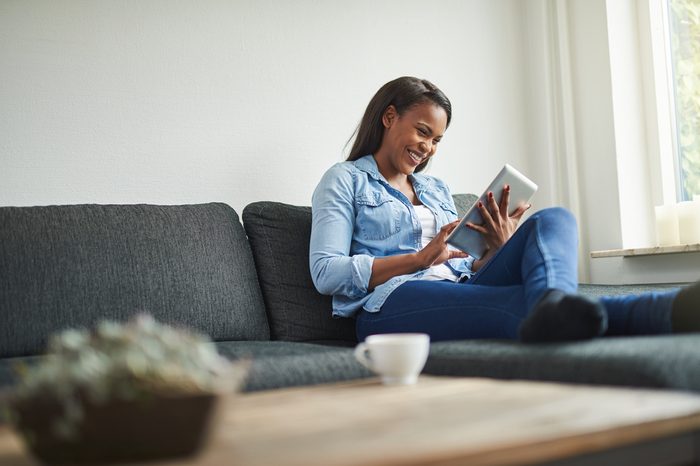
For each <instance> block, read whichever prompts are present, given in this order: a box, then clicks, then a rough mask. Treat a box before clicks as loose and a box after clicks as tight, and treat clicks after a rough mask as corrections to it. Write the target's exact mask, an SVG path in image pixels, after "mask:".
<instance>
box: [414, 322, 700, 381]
mask: <svg viewBox="0 0 700 466" xmlns="http://www.w3.org/2000/svg"><path fill="white" fill-rule="evenodd" d="M698 347H700V334H686V335H663V336H661V335H659V336H639V337H630V336H627V337H604V338H597V339H595V340H589V341H584V342H575V343H558V344H539V345H526V344H522V343H518V342H515V341H493V340H490V341H487V340H472V341H454V342H439V343H434V344H432V345H431V347H430V357H429V358H428V362H427V364H426V367H425V372H426V373H428V374H433V375H450V376H463V377H490V378H496V379H526V380H543V381H554V382H568V383H580V384H602V385H621V386H630V387H650V388H670V389H677V390H689V391H696V392H698V391H700V371H698V370H697V368H698V367H700V351H698Z"/></svg>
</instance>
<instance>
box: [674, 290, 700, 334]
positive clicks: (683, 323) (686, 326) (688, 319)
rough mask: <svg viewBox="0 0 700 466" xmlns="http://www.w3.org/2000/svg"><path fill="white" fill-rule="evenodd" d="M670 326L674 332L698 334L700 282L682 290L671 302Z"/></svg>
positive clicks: (699, 325)
mask: <svg viewBox="0 0 700 466" xmlns="http://www.w3.org/2000/svg"><path fill="white" fill-rule="evenodd" d="M671 325H672V328H673V331H674V332H677V333H684V332H700V281H697V282H695V283H693V284H692V285H690V286H687V287H685V288H683V289H682V290H681V291H679V292H678V295H677V296H676V299H674V300H673V308H672V311H671Z"/></svg>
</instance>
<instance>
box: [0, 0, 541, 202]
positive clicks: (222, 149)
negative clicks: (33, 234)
mask: <svg viewBox="0 0 700 466" xmlns="http://www.w3.org/2000/svg"><path fill="white" fill-rule="evenodd" d="M522 13H523V2H521V1H519V0H471V1H465V0H452V1H438V2H433V3H430V4H426V3H425V1H416V0H407V1H405V0H391V1H388V0H387V1H376V0H357V1H352V2H348V1H340V0H336V1H334V0H326V1H313V0H295V1H293V2H289V1H285V0H278V1H271V0H255V1H244V0H235V1H234V0H192V1H170V0H144V1H139V0H132V1H126V0H124V1H116V0H115V1H96V0H83V1H78V0H3V1H2V2H0V76H1V79H0V205H46V204H67V203H140V202H146V203H162V204H176V203H196V202H208V201H222V202H226V203H228V204H230V205H231V206H233V207H234V208H235V209H236V210H238V211H239V212H240V211H241V210H242V208H243V207H244V206H245V205H246V204H247V203H249V202H252V201H255V200H279V201H283V202H288V203H292V204H304V205H307V204H309V202H310V196H311V192H312V190H313V188H314V186H315V184H316V182H317V181H318V179H319V177H320V176H321V174H322V173H323V172H324V171H325V169H326V168H327V167H329V166H330V165H331V164H332V163H334V162H336V161H339V160H342V158H343V156H342V150H343V146H344V144H345V142H346V140H347V139H348V137H349V136H350V135H351V133H352V131H353V129H354V127H355V125H356V124H357V122H358V120H359V118H360V117H361V114H362V112H363V110H364V107H365V106H366V104H367V102H368V101H369V99H370V97H371V96H372V94H373V93H374V92H375V91H376V90H377V89H378V88H379V86H380V85H382V84H383V83H384V82H386V81H388V80H390V79H393V78H395V77H398V76H401V75H416V76H420V77H426V78H428V79H430V80H432V81H433V82H435V83H436V84H437V85H438V86H440V87H441V88H442V89H443V90H444V91H445V92H446V93H447V95H448V96H449V97H450V98H451V100H452V103H453V106H454V119H453V124H452V126H451V128H450V129H449V131H448V133H447V135H446V137H445V139H444V142H443V143H442V147H441V150H440V152H439V153H438V156H437V157H436V159H435V161H434V164H433V166H432V167H431V173H432V174H435V175H437V176H440V177H442V178H444V179H445V180H446V181H448V183H449V184H450V185H451V186H452V189H453V191H455V192H465V191H480V190H481V189H482V187H483V186H485V185H486V183H487V182H488V181H489V179H490V178H491V177H492V176H493V174H494V173H495V172H496V171H497V169H498V168H500V166H501V165H502V164H503V163H504V162H506V161H509V162H511V163H513V164H514V165H516V166H519V167H521V168H522V169H523V170H525V171H527V170H528V163H529V162H528V157H527V151H528V149H527V134H526V133H527V126H526V120H527V118H526V115H527V111H526V108H525V101H526V97H525V95H526V90H525V87H524V84H523V73H524V71H523V69H524V67H525V65H526V57H524V54H523V50H524V45H523V43H524V41H523V30H522V24H521V19H520V18H521V16H522Z"/></svg>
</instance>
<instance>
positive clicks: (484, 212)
mask: <svg viewBox="0 0 700 466" xmlns="http://www.w3.org/2000/svg"><path fill="white" fill-rule="evenodd" d="M478 202H479V204H477V208H478V209H479V213H480V214H481V218H482V219H483V220H484V223H483V224H482V225H484V226H486V227H490V228H491V229H492V230H496V228H497V227H496V220H494V218H493V215H491V212H490V211H489V209H488V208H487V207H486V206H485V205H484V203H483V202H481V201H478ZM486 202H489V203H490V202H493V203H494V204H495V203H496V201H495V200H493V193H489V200H488V201H486ZM495 215H496V217H498V206H497V207H496V213H495Z"/></svg>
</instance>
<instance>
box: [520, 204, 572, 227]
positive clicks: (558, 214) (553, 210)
mask: <svg viewBox="0 0 700 466" xmlns="http://www.w3.org/2000/svg"><path fill="white" fill-rule="evenodd" d="M528 220H543V221H545V222H554V223H557V224H560V225H573V226H576V217H574V214H572V213H571V211H569V210H568V209H565V208H564V207H548V208H546V209H542V210H538V211H537V212H535V213H534V214H532V216H530V218H529V219H528Z"/></svg>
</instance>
